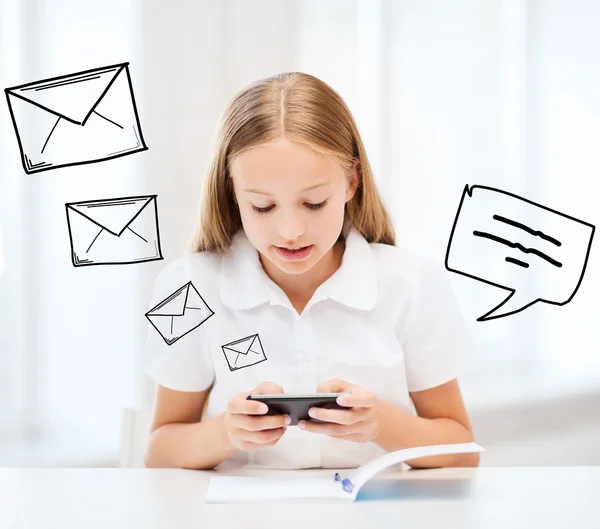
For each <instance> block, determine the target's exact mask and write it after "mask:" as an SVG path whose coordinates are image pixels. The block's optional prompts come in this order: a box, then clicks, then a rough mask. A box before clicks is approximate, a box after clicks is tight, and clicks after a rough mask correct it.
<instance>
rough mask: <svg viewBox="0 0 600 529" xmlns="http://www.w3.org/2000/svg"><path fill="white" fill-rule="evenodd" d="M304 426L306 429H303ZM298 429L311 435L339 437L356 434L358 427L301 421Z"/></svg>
mask: <svg viewBox="0 0 600 529" xmlns="http://www.w3.org/2000/svg"><path fill="white" fill-rule="evenodd" d="M301 424H304V428H302V427H301ZM298 427H300V428H302V429H303V430H305V431H307V432H311V433H316V434H322V435H328V436H330V437H338V436H339V435H348V434H351V433H356V429H355V427H356V425H354V424H353V425H346V424H334V423H329V422H328V423H322V424H321V423H314V422H311V421H300V422H299V423H298Z"/></svg>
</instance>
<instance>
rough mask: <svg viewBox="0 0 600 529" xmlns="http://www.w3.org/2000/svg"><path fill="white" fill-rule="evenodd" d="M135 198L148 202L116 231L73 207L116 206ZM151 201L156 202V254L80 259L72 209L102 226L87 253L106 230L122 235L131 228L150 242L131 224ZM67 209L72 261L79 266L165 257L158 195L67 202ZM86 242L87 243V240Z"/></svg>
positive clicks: (143, 261)
mask: <svg viewBox="0 0 600 529" xmlns="http://www.w3.org/2000/svg"><path fill="white" fill-rule="evenodd" d="M133 200H135V201H143V200H145V201H146V203H145V204H144V205H143V206H141V207H140V209H139V210H138V212H137V213H136V214H135V215H134V216H133V217H132V218H131V219H130V220H129V221H128V222H127V224H126V225H125V226H124V227H123V228H122V229H121V230H120V231H118V232H115V231H113V230H111V229H109V228H107V227H106V226H103V225H102V224H100V223H99V222H98V221H96V220H94V219H93V218H92V217H91V216H88V215H85V214H84V213H82V212H81V211H79V210H78V209H74V207H73V206H82V205H87V204H89V207H102V206H105V207H108V206H114V205H119V204H127V203H129V204H131V201H133ZM150 203H153V204H154V220H155V225H154V227H155V228H156V239H155V240H154V241H153V242H154V250H155V254H154V255H145V256H140V257H138V258H136V259H134V260H132V261H112V262H104V261H97V262H90V261H89V260H84V259H80V258H79V257H78V256H77V252H76V249H75V247H76V242H80V241H74V237H73V231H72V228H71V218H70V212H71V211H72V212H73V213H77V214H78V215H81V216H82V217H84V218H85V219H87V220H88V221H90V222H91V223H92V224H95V225H96V226H98V227H99V228H100V231H99V232H98V234H97V235H96V237H95V238H94V239H93V240H91V241H89V243H90V244H89V246H88V247H87V250H86V253H87V252H89V251H90V248H91V247H92V246H93V244H94V243H95V242H96V239H98V237H99V236H100V234H101V233H102V232H104V231H106V232H108V233H110V234H111V235H114V236H116V237H120V236H121V235H122V234H123V232H124V231H125V230H129V231H131V232H132V233H133V234H134V235H136V236H137V237H139V238H140V239H142V240H143V241H144V242H149V241H148V239H145V238H144V237H143V236H142V235H140V234H139V233H137V232H135V231H134V230H133V229H131V227H130V226H131V224H132V223H133V221H134V220H135V219H137V217H138V216H139V215H140V214H141V213H142V211H144V210H145V209H146V207H147V206H148V204H150ZM65 209H66V213H67V227H68V229H69V242H70V244H71V262H72V263H73V266H75V267H77V266H98V265H126V264H135V263H145V262H149V261H160V260H161V259H163V255H162V249H161V245H160V228H159V225H158V204H157V195H142V196H137V197H119V198H107V199H104V200H83V201H81V202H68V203H67V204H65ZM144 235H146V234H144ZM152 235H154V234H152ZM86 243H87V241H86Z"/></svg>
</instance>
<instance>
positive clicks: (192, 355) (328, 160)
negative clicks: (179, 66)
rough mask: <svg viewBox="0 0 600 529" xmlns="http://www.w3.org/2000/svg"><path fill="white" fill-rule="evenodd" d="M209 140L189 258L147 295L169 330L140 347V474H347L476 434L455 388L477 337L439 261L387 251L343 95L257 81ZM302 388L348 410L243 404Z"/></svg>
mask: <svg viewBox="0 0 600 529" xmlns="http://www.w3.org/2000/svg"><path fill="white" fill-rule="evenodd" d="M216 140H217V141H216V145H215V149H214V152H213V155H212V160H211V164H210V168H209V171H208V174H207V176H206V179H205V187H204V193H203V197H202V202H201V209H200V215H199V219H198V222H197V227H196V229H195V233H194V235H193V238H192V242H191V252H190V253H188V254H187V255H185V256H183V257H181V258H180V259H178V260H176V261H175V262H173V263H172V264H171V265H170V266H168V267H167V268H166V269H165V270H164V271H163V272H162V273H161V274H160V275H159V277H158V278H157V281H156V286H155V290H154V294H153V298H152V303H151V307H154V309H156V310H155V312H156V313H158V314H156V317H155V319H160V317H161V316H163V317H165V316H166V319H164V318H163V319H162V320H161V321H162V322H163V326H162V327H160V326H158V325H157V326H156V328H152V327H150V328H149V331H148V339H147V345H146V354H147V358H148V360H147V364H146V373H147V374H148V375H149V376H150V377H152V378H153V379H154V381H156V383H157V390H156V397H155V405H154V415H153V421H152V425H151V435H150V440H149V443H148V447H147V452H146V457H145V464H146V466H148V467H165V466H166V467H180V468H193V469H210V468H216V467H219V468H221V467H222V466H225V465H226V466H229V465H235V466H238V467H239V466H244V467H253V468H279V469H294V468H310V467H323V468H351V467H356V466H359V465H361V464H363V463H365V462H366V461H368V460H370V459H373V458H375V457H377V456H379V455H381V454H384V453H386V452H389V451H394V450H399V449H401V448H406V447H412V446H419V445H431V444H438V443H439V444H442V443H461V442H469V441H473V440H474V438H473V432H472V429H471V425H470V422H469V418H468V415H467V412H466V411H465V407H464V405H463V402H462V398H461V394H460V389H459V386H458V383H457V380H456V376H457V375H458V373H459V372H460V370H461V369H462V368H463V367H464V365H465V364H466V361H467V360H468V357H469V354H470V353H471V349H472V344H471V342H470V340H469V338H468V336H467V334H466V332H465V329H464V324H463V322H462V321H461V317H460V312H459V309H458V307H457V305H456V302H455V300H454V297H453V294H452V290H451V288H450V286H449V284H448V283H447V281H446V279H445V274H444V271H443V266H438V265H437V264H432V263H430V262H429V261H426V260H424V259H422V258H419V257H417V256H416V255H415V254H413V253H412V252H410V251H407V250H405V249H401V248H399V247H396V246H395V240H394V230H393V227H392V224H391V222H390V218H389V216H388V214H387V212H386V210H385V207H384V204H383V203H382V200H381V197H380V195H379V194H378V191H377V189H376V187H375V183H374V179H373V174H372V172H371V168H370V166H369V161H368V158H367V155H366V152H365V149H364V146H363V143H362V141H361V138H360V135H359V133H358V130H357V127H356V124H355V122H354V119H353V117H352V115H351V113H350V110H349V109H348V108H347V106H346V105H345V103H344V102H343V100H342V99H341V98H340V96H339V95H338V94H337V93H336V92H335V91H334V90H333V89H332V88H331V87H329V86H328V85H327V84H325V83H323V82H322V81H320V80H319V79H317V78H315V77H313V76H311V75H308V74H304V73H298V72H294V73H284V74H280V75H276V76H273V77H270V78H267V79H263V80H260V81H257V82H255V83H253V84H251V85H250V86H248V87H247V88H245V89H244V90H242V91H241V92H239V93H238V94H237V95H235V97H234V98H233V99H232V101H231V102H230V104H229V105H228V107H227V109H226V111H225V113H224V115H223V117H222V122H221V124H220V127H219V130H218V135H217V138H216ZM149 319H150V318H149ZM164 322H167V323H166V325H165V324H164ZM157 330H158V331H159V332H157ZM161 331H162V332H161ZM315 392H342V393H344V394H345V395H344V398H343V400H340V403H341V404H343V405H345V406H347V407H349V409H348V410H326V409H315V410H314V415H313V417H314V418H317V419H320V420H322V421H326V422H324V423H316V422H312V421H307V422H303V423H301V424H299V426H298V427H296V426H294V427H290V428H287V426H286V424H287V421H286V419H288V418H287V417H285V416H281V415H279V416H266V415H264V413H265V411H266V410H265V409H264V405H261V403H259V402H256V401H248V400H246V396H248V395H249V394H250V393H262V394H264V393H315ZM209 397H210V398H209ZM207 399H209V400H208V405H207V406H205V405H206V403H207ZM204 408H206V409H205V410H204ZM203 412H204V413H203ZM478 463H479V454H477V453H474V454H458V455H448V456H430V457H426V458H420V459H415V460H412V461H409V462H408V464H409V465H410V466H411V467H423V468H425V467H440V466H476V465H478Z"/></svg>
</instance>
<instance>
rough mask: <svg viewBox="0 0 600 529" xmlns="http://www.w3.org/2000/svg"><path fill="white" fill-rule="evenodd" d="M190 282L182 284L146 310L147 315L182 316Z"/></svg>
mask: <svg viewBox="0 0 600 529" xmlns="http://www.w3.org/2000/svg"><path fill="white" fill-rule="evenodd" d="M189 288H190V283H187V284H185V285H183V286H182V287H181V288H180V289H179V290H177V291H176V292H173V294H171V295H170V296H169V297H168V298H167V299H165V300H163V301H161V302H160V303H159V304H158V305H156V307H154V308H153V309H150V311H148V315H149V316H183V314H184V311H185V302H186V299H187V295H188V290H189Z"/></svg>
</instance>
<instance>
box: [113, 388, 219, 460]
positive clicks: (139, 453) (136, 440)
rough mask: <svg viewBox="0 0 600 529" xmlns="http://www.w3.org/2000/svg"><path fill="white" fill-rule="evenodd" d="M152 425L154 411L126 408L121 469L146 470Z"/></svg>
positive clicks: (204, 411) (122, 434)
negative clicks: (145, 464)
mask: <svg viewBox="0 0 600 529" xmlns="http://www.w3.org/2000/svg"><path fill="white" fill-rule="evenodd" d="M209 399H210V396H209V398H207V399H206V400H205V401H204V407H203V408H202V414H201V419H200V420H204V416H205V415H206V408H207V407H208V401H209ZM151 423H152V409H150V408H138V409H132V408H125V409H124V410H123V414H122V417H121V424H122V427H121V453H120V456H119V467H121V468H144V454H145V453H146V447H147V445H148V439H149V437H150V426H151Z"/></svg>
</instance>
